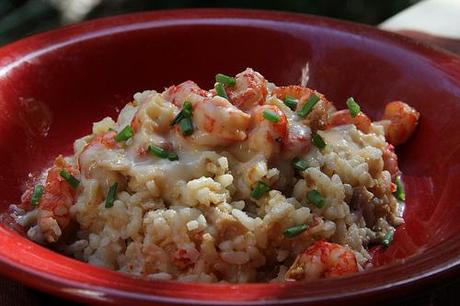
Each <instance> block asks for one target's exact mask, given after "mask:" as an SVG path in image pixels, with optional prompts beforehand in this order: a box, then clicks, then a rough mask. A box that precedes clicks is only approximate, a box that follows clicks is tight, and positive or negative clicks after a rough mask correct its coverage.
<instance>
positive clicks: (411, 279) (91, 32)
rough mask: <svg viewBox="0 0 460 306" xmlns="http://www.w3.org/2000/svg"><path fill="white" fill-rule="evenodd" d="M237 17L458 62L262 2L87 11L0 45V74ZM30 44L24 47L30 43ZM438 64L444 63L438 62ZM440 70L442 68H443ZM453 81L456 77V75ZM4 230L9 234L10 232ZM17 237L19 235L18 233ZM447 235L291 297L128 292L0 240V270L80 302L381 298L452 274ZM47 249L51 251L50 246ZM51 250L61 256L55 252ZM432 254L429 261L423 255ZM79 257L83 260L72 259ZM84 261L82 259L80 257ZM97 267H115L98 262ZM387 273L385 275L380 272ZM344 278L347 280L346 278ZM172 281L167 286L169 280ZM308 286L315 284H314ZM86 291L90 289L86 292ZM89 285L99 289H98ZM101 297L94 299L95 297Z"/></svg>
mask: <svg viewBox="0 0 460 306" xmlns="http://www.w3.org/2000/svg"><path fill="white" fill-rule="evenodd" d="M241 20H244V21H247V22H248V24H249V25H250V26H251V25H252V26H262V24H263V23H264V22H268V23H294V24H296V25H297V26H308V27H325V28H328V29H329V30H334V31H339V32H343V33H347V34H351V35H359V36H360V37H366V39H371V40H374V41H379V42H381V43H383V44H387V45H391V46H392V47H395V48H400V49H403V50H406V51H408V52H411V53H414V55H419V56H421V57H424V58H427V57H428V58H433V57H434V58H437V59H440V60H441V61H440V64H439V66H440V68H439V69H440V70H441V68H442V67H443V65H444V63H448V62H450V63H452V60H454V61H455V62H457V63H459V64H460V57H457V56H456V55H455V54H453V53H450V52H449V51H445V50H442V49H439V48H437V47H433V46H429V45H425V44H423V43H420V42H418V41H415V40H413V39H411V38H408V37H405V36H401V35H398V34H395V33H390V32H385V31H382V30H379V29H376V28H374V27H370V26H366V25H360V24H355V23H351V22H346V21H338V20H335V19H331V18H325V17H316V16H310V15H305V14H298V13H288V12H275V11H262V10H243V9H175V10H161V11H152V12H141V13H133V14H124V15H118V16H112V17H106V18H100V19H95V20H91V21H86V22H82V23H79V24H75V25H70V26H66V27H62V28H58V29H55V30H52V31H48V32H44V33H40V34H36V35H33V36H30V37H28V38H25V39H22V40H19V41H16V42H13V43H11V44H8V45H6V46H3V47H1V48H0V58H2V57H5V55H10V54H13V55H14V56H13V57H11V58H8V59H7V60H3V61H2V62H0V79H1V78H2V77H3V76H4V75H7V73H8V72H9V71H10V70H11V69H14V68H15V67H16V66H19V65H21V63H23V62H24V61H26V60H30V59H33V58H35V57H37V56H40V55H42V54H45V53H47V52H52V51H55V50H57V49H59V48H61V47H65V46H67V45H70V44H74V43H77V42H80V41H85V40H89V39H95V38H98V37H102V36H106V35H113V34H116V33H119V32H121V31H136V30H142V29H148V28H153V27H164V26H173V25H184V24H190V25H202V24H206V25H209V24H219V25H223V26H225V25H236V24H238V23H239V22H241ZM31 46H32V48H31ZM444 68H445V71H448V70H449V69H452V67H451V66H450V67H447V65H445V66H444ZM446 73H448V72H446ZM454 82H456V83H457V84H458V87H460V80H457V81H455V80H454ZM8 232H10V230H9V229H6V228H5V227H4V225H3V224H2V225H1V226H0V245H2V242H5V241H7V240H8V239H12V238H14V237H16V238H17V237H18V236H17V234H13V233H8ZM12 235H15V236H14V237H13V236H12ZM22 239H25V238H22ZM453 240H454V242H455V243H452V241H441V242H440V243H439V245H438V246H441V245H442V246H443V247H437V248H432V249H429V250H426V251H425V252H424V253H423V255H424V256H421V255H414V256H411V257H410V258H407V259H406V260H405V261H404V269H405V270H407V274H405V276H404V277H398V278H391V276H392V273H393V272H395V271H397V270H399V269H400V268H401V264H400V263H395V264H390V265H387V266H385V267H383V268H382V267H380V268H375V269H372V270H371V271H365V272H363V273H360V274H358V275H351V276H349V277H346V278H338V279H332V280H327V281H317V282H314V283H311V286H312V288H311V289H312V290H311V292H309V295H308V296H305V295H299V294H297V295H293V296H295V297H292V298H290V297H289V296H283V297H281V298H279V299H273V300H259V298H260V297H261V295H257V294H255V295H252V296H251V295H250V294H249V295H247V297H248V298H245V299H241V300H235V299H231V298H229V297H228V296H227V297H224V298H222V296H219V299H207V297H214V298H216V296H217V295H216V293H213V288H216V289H217V288H221V289H222V288H225V289H226V290H227V289H228V292H229V293H235V294H237V293H238V292H241V291H245V290H246V291H247V290H259V291H258V292H260V291H262V290H271V289H276V288H278V289H279V288H283V289H290V290H293V291H296V290H300V289H301V286H302V283H282V284H279V283H276V284H274V283H263V284H241V285H234V284H231V285H229V284H192V285H190V284H185V283H178V282H169V281H148V283H149V284H152V283H156V284H163V285H165V286H168V285H169V287H172V288H171V289H170V290H171V292H170V293H174V291H177V290H180V289H181V288H184V290H185V289H187V288H188V290H197V289H202V290H205V291H207V293H206V294H205V296H202V297H200V298H196V299H191V298H177V297H173V296H174V295H171V296H161V295H152V294H148V293H147V294H146V293H141V292H128V291H127V290H124V289H116V288H111V287H107V286H99V285H94V284H91V283H81V282H77V281H73V280H70V279H65V278H61V277H59V276H57V275H55V274H54V273H51V272H49V271H38V270H37V269H36V267H34V266H32V265H22V263H19V262H17V261H15V260H14V257H13V256H12V255H11V254H7V253H8V252H7V250H4V248H0V267H1V268H2V269H0V273H3V274H5V275H8V276H9V277H11V278H14V279H16V280H20V281H22V282H24V283H26V284H27V285H29V286H31V287H35V288H37V289H40V290H44V291H47V292H52V293H54V294H56V295H59V296H62V297H66V298H71V299H74V300H78V301H81V300H85V301H88V302H95V301H96V302H104V303H109V302H110V300H111V299H124V300H125V301H130V302H160V303H187V304H210V305H211V304H212V305H216V304H226V305H227V304H232V305H260V304H278V303H280V302H282V303H285V304H291V303H312V302H324V301H333V300H338V299H341V300H342V299H343V300H345V299H348V300H349V299H353V298H357V297H361V296H370V295H371V294H372V296H374V295H380V297H381V298H384V295H386V296H387V297H389V296H392V295H396V294H401V293H402V292H403V290H406V291H405V292H407V290H415V288H417V287H420V286H427V285H429V284H431V283H433V282H434V281H438V280H440V279H444V278H446V277H449V276H452V275H454V274H457V273H458V272H459V271H460V256H459V255H457V254H460V237H459V238H454V239H453ZM50 252H51V251H50ZM55 255H56V256H60V257H64V256H63V255H60V254H57V253H56V254H55ZM433 258H434V259H437V261H436V263H435V264H433V263H432V262H431V261H430V259H433ZM62 261H63V262H68V263H71V264H76V263H75V262H77V261H76V260H74V259H71V258H65V259H62ZM78 263H80V264H84V263H81V262H78ZM84 265H87V264H84ZM91 269H95V271H96V270H101V268H97V267H91ZM103 271H104V273H109V274H114V273H116V274H120V273H118V272H112V271H107V270H103ZM123 277H124V278H126V282H127V283H133V284H134V283H135V282H136V283H138V284H142V283H145V282H147V281H144V280H137V279H133V278H131V277H129V276H123ZM389 279H390V280H391V282H390V281H388V280H389ZM358 280H359V281H360V282H361V283H362V281H363V280H364V281H365V282H366V281H368V282H373V286H371V287H369V286H363V284H361V286H360V287H352V288H350V286H349V283H350V282H353V281H358ZM325 282H327V285H328V287H335V288H339V289H340V288H341V289H342V290H341V291H340V290H339V291H338V293H334V294H331V293H330V292H327V291H326V290H324V288H323V289H321V286H323V285H324V283H325ZM347 283H348V285H347ZM171 284H174V286H171ZM63 285H65V286H67V287H68V288H73V289H75V290H86V291H88V292H87V293H86V294H84V293H81V294H79V293H78V292H77V291H72V290H67V291H63V290H61V289H62V288H61V287H63ZM343 288H346V289H347V291H344V290H343ZM315 290H316V291H315ZM91 292H92V294H91ZM95 293H98V294H102V297H101V296H97V294H96V295H95ZM101 298H102V300H101Z"/></svg>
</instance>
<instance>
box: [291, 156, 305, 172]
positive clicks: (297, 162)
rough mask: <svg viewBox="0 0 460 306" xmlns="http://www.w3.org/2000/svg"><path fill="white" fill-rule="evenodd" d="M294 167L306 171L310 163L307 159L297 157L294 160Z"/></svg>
mask: <svg viewBox="0 0 460 306" xmlns="http://www.w3.org/2000/svg"><path fill="white" fill-rule="evenodd" d="M292 167H294V169H296V170H298V171H304V170H306V169H307V168H308V163H307V161H305V160H303V159H300V158H298V157H296V158H294V159H293V160H292Z"/></svg>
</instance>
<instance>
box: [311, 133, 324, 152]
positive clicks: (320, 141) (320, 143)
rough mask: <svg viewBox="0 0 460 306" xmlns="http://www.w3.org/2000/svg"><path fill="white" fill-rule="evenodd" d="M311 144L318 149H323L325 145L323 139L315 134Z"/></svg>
mask: <svg viewBox="0 0 460 306" xmlns="http://www.w3.org/2000/svg"><path fill="white" fill-rule="evenodd" d="M313 144H314V145H315V146H316V147H317V148H318V149H324V148H325V147H326V143H325V142H324V140H323V137H321V136H320V135H319V134H316V133H314V134H313Z"/></svg>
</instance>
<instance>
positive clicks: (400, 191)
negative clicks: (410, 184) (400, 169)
mask: <svg viewBox="0 0 460 306" xmlns="http://www.w3.org/2000/svg"><path fill="white" fill-rule="evenodd" d="M395 183H396V191H395V192H394V193H393V195H394V196H395V198H396V199H398V200H400V201H405V200H406V193H405V192H404V185H403V183H402V181H401V176H400V175H398V176H397V177H396V179H395Z"/></svg>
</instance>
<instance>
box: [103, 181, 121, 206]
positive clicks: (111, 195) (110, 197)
mask: <svg viewBox="0 0 460 306" xmlns="http://www.w3.org/2000/svg"><path fill="white" fill-rule="evenodd" d="M117 188H118V183H114V184H113V185H112V186H110V188H109V191H108V192H107V198H106V199H105V208H110V207H112V206H113V202H115V200H116V199H117Z"/></svg>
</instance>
